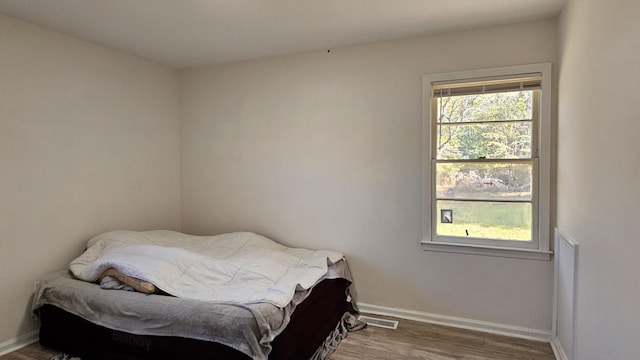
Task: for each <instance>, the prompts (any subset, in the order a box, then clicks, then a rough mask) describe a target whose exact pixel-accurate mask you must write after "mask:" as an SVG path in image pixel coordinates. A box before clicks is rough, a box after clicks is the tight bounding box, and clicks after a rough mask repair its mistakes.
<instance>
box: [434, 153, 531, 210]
mask: <svg viewBox="0 0 640 360" xmlns="http://www.w3.org/2000/svg"><path fill="white" fill-rule="evenodd" d="M532 169H533V165H532V164H497V163H488V162H486V163H485V162H473V163H453V164H451V163H449V164H442V163H439V164H436V195H437V197H438V199H480V200H496V199H500V200H520V201H529V200H531V183H532V181H533V179H532Z"/></svg>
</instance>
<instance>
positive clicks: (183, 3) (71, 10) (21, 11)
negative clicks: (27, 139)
mask: <svg viewBox="0 0 640 360" xmlns="http://www.w3.org/2000/svg"><path fill="white" fill-rule="evenodd" d="M564 2H565V0H0V12H1V13H4V14H5V15H8V16H11V17H15V18H18V19H22V20H25V21H28V22H31V23H35V24H39V25H42V26H44V27H47V28H50V29H53V30H57V31H60V32H64V33H67V34H71V35H73V36H76V37H79V38H82V39H85V40H88V41H91V42H94V43H97V44H100V45H104V46H107V47H111V48H114V49H118V50H122V51H125V52H128V53H132V54H136V55H139V56H142V57H144V58H147V59H151V60H154V61H157V62H159V63H162V64H166V65H169V66H172V67H176V68H185V67H191V66H197V65H205V64H213V63H224V62H233V61H240V60H248V59H255V58H261V57H267V56H273V55H280V54H285V53H293V52H301V51H310V50H321V49H323V50H324V49H330V48H336V47H341V46H346V45H353V44H362V43H368V42H375V41H382V40H390V39H397V38H405V37H413V36H419V35H424V34H429V33H435V32H443V31H451V30H458V29H467V28H473V27H480V26H487V25H497V24H505V23H513V22H517V21H526V20H534V19H540V18H547V17H553V16H555V15H557V14H558V13H559V11H560V9H561V8H562V6H563V5H564Z"/></svg>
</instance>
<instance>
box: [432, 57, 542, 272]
mask: <svg viewBox="0 0 640 360" xmlns="http://www.w3.org/2000/svg"><path fill="white" fill-rule="evenodd" d="M549 73H550V65H549V64H540V65H526V66H517V67H508V68H499V69H487V70H479V71H471V72H458V73H450V74H438V75H427V76H425V77H424V96H425V120H424V142H425V151H424V152H425V154H424V157H425V161H424V163H425V164H424V166H425V171H424V173H425V177H424V181H423V183H424V184H423V187H424V189H425V191H424V192H425V196H424V199H425V200H424V206H423V208H424V215H423V222H424V236H423V240H422V244H423V248H424V249H425V250H436V251H447V252H463V253H481V254H487V255H497V256H510V257H524V258H535V259H549V254H550V252H549V240H548V239H549V215H548V214H549V211H548V209H549V151H550V142H549V136H550V129H549V124H550V119H549V117H550V96H549V95H550V94H549V90H550V89H549V88H550V86H549V84H548V83H549V81H550V77H549Z"/></svg>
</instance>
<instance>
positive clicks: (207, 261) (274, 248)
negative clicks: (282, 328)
mask: <svg viewBox="0 0 640 360" xmlns="http://www.w3.org/2000/svg"><path fill="white" fill-rule="evenodd" d="M342 258H343V255H342V253H339V252H336V251H329V250H317V251H314V250H308V249H298V248H289V247H286V246H283V245H280V244H278V243H276V242H274V241H273V240H270V239H267V238H266V237H264V236H260V235H257V234H254V233H250V232H236V233H230V234H223V235H216V236H194V235H186V234H182V233H179V232H175V231H166V230H156V231H145V232H136V231H112V232H108V233H104V234H101V235H98V236H96V237H94V238H92V239H91V240H89V242H88V245H87V250H86V251H85V252H84V253H83V254H82V255H81V256H80V257H78V258H76V259H75V260H73V261H72V262H71V264H70V266H69V269H70V270H71V272H72V273H73V275H74V276H75V277H77V278H78V279H81V280H85V281H90V282H95V281H97V280H98V279H99V278H100V275H102V273H104V272H105V271H106V270H107V269H109V268H114V269H116V270H117V271H119V272H120V273H122V274H124V275H127V276H129V277H132V278H136V279H140V280H143V281H147V282H149V283H151V284H153V285H155V286H156V287H157V288H158V289H160V290H162V291H164V292H166V293H168V294H170V295H173V296H176V297H180V298H183V299H192V300H200V301H208V302H219V303H236V304H251V303H265V302H266V303H270V304H273V305H276V306H278V307H284V306H286V305H287V304H288V303H289V302H290V301H291V299H292V297H293V294H294V292H295V290H296V288H301V289H309V288H310V287H311V286H312V285H313V284H315V283H316V282H317V281H318V279H320V278H321V277H322V276H323V275H324V274H326V272H327V269H328V265H329V264H332V263H335V262H337V261H339V260H341V259H342Z"/></svg>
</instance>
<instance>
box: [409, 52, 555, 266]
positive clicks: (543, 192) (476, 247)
mask: <svg viewBox="0 0 640 360" xmlns="http://www.w3.org/2000/svg"><path fill="white" fill-rule="evenodd" d="M531 73H540V74H542V84H541V94H540V99H539V100H540V107H539V109H540V114H539V118H538V131H537V139H536V138H534V139H532V141H535V142H536V145H537V148H538V152H539V153H538V166H536V168H537V171H538V176H539V178H538V196H537V208H538V210H537V211H534V212H533V218H535V217H537V218H538V219H537V220H538V227H537V228H536V229H534V231H533V234H534V235H535V234H536V233H537V236H538V245H537V248H514V247H507V246H492V245H483V244H464V243H457V242H456V243H450V242H446V241H435V239H434V237H433V234H432V232H433V230H434V229H433V228H435V227H433V228H432V224H431V221H432V211H434V210H433V209H434V206H435V201H434V200H435V192H434V190H433V189H432V180H431V179H432V161H434V160H432V139H433V134H432V131H433V127H432V120H431V119H432V115H433V114H432V111H433V107H432V101H431V86H432V84H433V83H434V82H438V83H444V82H461V81H464V80H471V81H472V80H475V79H478V80H482V78H485V79H486V78H499V77H509V76H519V75H526V74H531ZM551 82H552V78H551V63H540V64H529V65H517V66H508V67H500V68H489V69H479V70H469V71H457V72H450V73H440V74H428V75H423V77H422V101H423V108H422V176H423V177H422V239H421V241H420V243H421V245H422V249H423V250H426V251H439V252H452V253H462V254H476V255H486V256H500V257H512V258H524V259H535V260H550V259H551V254H552V253H553V252H552V251H550V240H549V239H550V206H551V90H552V87H551Z"/></svg>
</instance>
